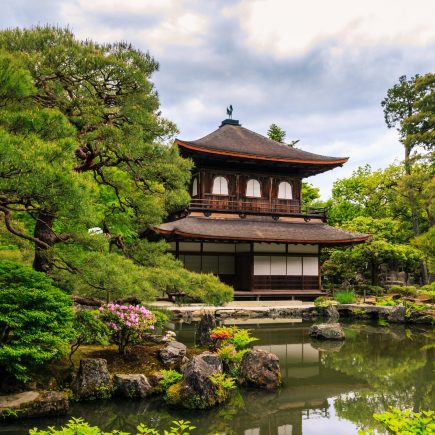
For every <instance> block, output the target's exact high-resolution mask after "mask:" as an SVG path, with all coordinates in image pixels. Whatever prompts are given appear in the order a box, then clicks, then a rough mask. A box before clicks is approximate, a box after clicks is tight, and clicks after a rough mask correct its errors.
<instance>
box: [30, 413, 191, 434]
mask: <svg viewBox="0 0 435 435" xmlns="http://www.w3.org/2000/svg"><path fill="white" fill-rule="evenodd" d="M172 424H173V426H172V427H170V428H169V431H166V430H165V431H164V432H160V431H158V430H156V429H153V428H150V427H148V426H145V425H144V424H143V423H141V424H140V425H139V426H137V428H136V429H137V434H136V435H160V434H162V433H164V434H165V435H189V434H190V433H191V432H192V431H193V430H194V429H196V427H195V426H191V425H190V421H187V420H186V421H184V420H178V421H175V420H174V421H173V422H172ZM29 434H30V435H77V434H80V435H110V434H123V435H130V433H129V432H122V431H120V430H118V429H114V430H113V431H112V432H106V431H103V430H101V429H100V428H99V427H97V426H90V425H89V424H88V423H86V422H85V421H84V420H83V419H82V418H74V417H73V418H71V420H69V421H68V423H67V424H66V426H62V427H61V428H60V429H56V428H55V427H52V426H51V427H49V428H47V429H46V430H40V429H37V428H35V429H30V431H29Z"/></svg>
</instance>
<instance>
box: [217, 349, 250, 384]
mask: <svg viewBox="0 0 435 435" xmlns="http://www.w3.org/2000/svg"><path fill="white" fill-rule="evenodd" d="M246 352H248V349H242V350H237V349H236V347H235V346H234V344H231V343H229V344H226V345H223V346H221V347H220V348H219V349H218V351H217V353H218V355H219V356H220V357H221V359H222V362H223V364H224V369H225V372H228V373H229V374H230V375H232V376H237V375H238V373H239V367H240V363H241V362H242V358H243V355H244V354H245V353H246Z"/></svg>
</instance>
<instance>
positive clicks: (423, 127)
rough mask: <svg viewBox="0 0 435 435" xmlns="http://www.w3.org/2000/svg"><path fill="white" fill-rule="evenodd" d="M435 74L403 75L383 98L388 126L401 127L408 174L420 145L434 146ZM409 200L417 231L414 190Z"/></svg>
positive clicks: (416, 232) (428, 147)
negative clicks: (421, 75)
mask: <svg viewBox="0 0 435 435" xmlns="http://www.w3.org/2000/svg"><path fill="white" fill-rule="evenodd" d="M434 89H435V75H434V74H426V75H425V76H423V77H420V76H418V75H416V76H415V77H412V78H411V79H410V80H407V78H406V76H402V77H400V78H399V83H398V84H396V85H394V86H393V87H392V88H391V89H389V90H388V92H387V97H386V98H385V99H384V100H383V101H382V103H381V104H382V107H383V108H384V116H385V122H386V124H387V126H388V128H392V127H397V130H398V131H399V135H400V141H401V142H402V144H403V146H404V149H405V161H404V167H405V174H406V175H407V176H410V175H411V173H412V166H413V162H412V159H411V153H412V151H413V150H415V149H416V147H418V146H423V147H424V148H426V149H428V150H432V149H433V145H434V143H435V141H434V139H435V136H434V134H435V133H434V124H435V92H434ZM408 198H409V203H410V207H411V214H412V224H413V231H414V235H418V234H419V233H420V229H419V225H418V216H417V213H418V212H417V204H416V201H415V198H414V191H413V190H412V189H411V190H409V194H408Z"/></svg>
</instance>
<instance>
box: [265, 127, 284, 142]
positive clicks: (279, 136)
mask: <svg viewBox="0 0 435 435" xmlns="http://www.w3.org/2000/svg"><path fill="white" fill-rule="evenodd" d="M267 136H268V137H269V139H272V140H275V141H277V142H281V143H284V139H285V136H286V132H285V131H284V130H283V129H282V128H281V127H279V126H278V125H276V124H271V125H270V127H269V130H267Z"/></svg>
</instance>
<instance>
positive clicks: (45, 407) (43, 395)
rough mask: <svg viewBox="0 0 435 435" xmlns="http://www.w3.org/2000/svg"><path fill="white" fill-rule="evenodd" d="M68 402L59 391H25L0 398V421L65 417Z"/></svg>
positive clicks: (64, 395)
mask: <svg viewBox="0 0 435 435" xmlns="http://www.w3.org/2000/svg"><path fill="white" fill-rule="evenodd" d="M68 409H69V400H68V398H67V397H66V394H65V393H62V392H60V391H25V392H23V393H17V394H10V395H7V396H0V419H14V418H25V417H26V418H27V417H32V418H33V417H49V416H57V415H65V414H66V413H67V412H68Z"/></svg>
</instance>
